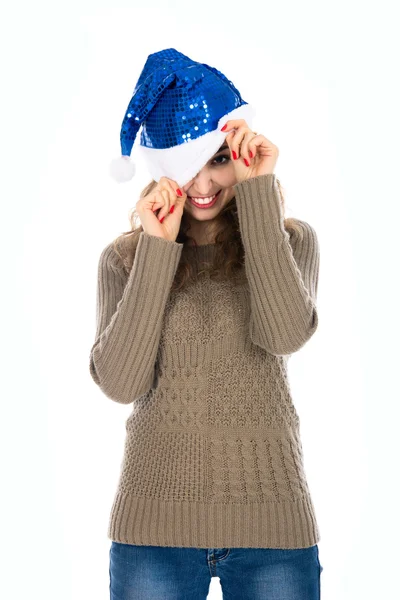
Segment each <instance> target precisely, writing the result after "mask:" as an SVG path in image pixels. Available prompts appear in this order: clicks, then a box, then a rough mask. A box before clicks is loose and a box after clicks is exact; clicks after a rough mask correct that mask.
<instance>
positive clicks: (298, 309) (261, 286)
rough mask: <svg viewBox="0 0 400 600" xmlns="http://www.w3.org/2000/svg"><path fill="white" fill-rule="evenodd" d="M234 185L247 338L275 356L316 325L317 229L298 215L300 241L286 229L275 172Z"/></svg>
mask: <svg viewBox="0 0 400 600" xmlns="http://www.w3.org/2000/svg"><path fill="white" fill-rule="evenodd" d="M234 189H235V192H236V203H237V207H238V217H239V224H240V229H241V236H242V242H243V246H244V249H245V271H246V276H247V279H248V282H249V286H250V299H251V301H250V310H251V316H250V337H251V340H252V341H253V342H254V343H255V344H257V345H258V346H260V347H261V348H264V349H265V350H267V351H268V352H270V353H271V354H274V355H276V356H280V355H288V354H292V353H293V352H296V351H297V350H299V349H300V348H301V347H302V346H304V344H305V343H306V342H307V341H308V340H309V339H310V338H311V336H312V335H313V334H314V332H315V330H316V329H317V326H318V314H317V308H316V298H317V288H318V275H319V256H320V255H319V244H318V239H317V235H316V232H315V230H314V229H313V228H312V227H311V225H309V224H308V223H306V222H305V221H301V220H299V219H296V221H297V223H298V225H299V226H300V228H301V230H302V233H303V238H302V239H301V237H300V236H299V234H297V233H294V234H293V235H289V233H288V232H287V231H286V230H285V228H284V225H283V213H282V208H281V204H280V193H279V188H278V184H277V182H276V175H275V174H274V173H273V174H268V175H260V176H258V177H253V178H250V179H247V180H244V181H242V182H240V183H238V184H236V185H235V186H234Z"/></svg>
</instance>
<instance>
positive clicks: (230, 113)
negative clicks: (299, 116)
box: [110, 48, 255, 186]
mask: <svg viewBox="0 0 400 600" xmlns="http://www.w3.org/2000/svg"><path fill="white" fill-rule="evenodd" d="M254 115H255V110H254V108H252V107H251V106H250V105H249V104H248V103H247V102H245V101H244V100H243V98H242V97H241V95H240V93H239V91H238V90H237V88H236V87H235V86H234V85H233V83H232V82H231V81H229V80H228V79H227V78H226V77H225V75H223V73H221V72H220V71H218V70H217V69H215V68H214V67H210V66H209V65H207V64H204V63H198V62H195V61H193V60H191V59H190V58H188V57H187V56H185V55H184V54H182V53H181V52H178V51H177V50H175V49H174V48H168V49H166V50H160V52H155V53H154V54H150V55H149V56H148V58H147V61H146V64H145V66H144V68H143V70H142V73H141V75H140V77H139V79H138V82H137V84H136V86H135V89H134V91H133V96H132V98H131V100H130V102H129V105H128V108H127V110H126V113H125V116H124V119H123V121H122V126H121V134H120V140H121V154H122V156H120V157H119V158H115V159H114V160H112V162H111V164H110V174H111V176H112V177H113V178H114V179H115V180H116V181H118V182H124V181H129V180H130V179H132V177H133V176H134V175H135V172H136V167H135V163H134V162H132V160H131V158H130V155H131V151H132V147H133V145H134V142H135V139H136V135H137V133H138V131H139V129H140V126H142V131H141V135H140V145H139V148H138V150H139V152H140V153H141V155H142V156H143V158H144V160H145V162H146V164H147V167H148V170H149V172H150V175H151V176H152V178H153V179H154V180H155V181H159V180H160V178H161V177H163V176H164V177H168V178H169V179H173V180H174V181H176V182H177V183H178V185H179V186H184V185H186V183H188V182H189V181H190V180H191V179H193V177H195V175H197V173H199V171H200V170H201V169H202V168H203V167H204V165H205V164H206V163H207V162H208V161H209V160H210V158H212V156H213V155H214V154H215V153H216V152H217V151H218V149H219V148H220V146H221V145H222V143H223V141H224V139H225V137H226V135H227V134H228V133H229V130H228V129H227V130H226V131H221V128H222V127H223V126H224V124H225V123H226V121H228V120H230V119H244V120H245V121H246V122H247V124H248V125H249V127H252V120H253V116H254Z"/></svg>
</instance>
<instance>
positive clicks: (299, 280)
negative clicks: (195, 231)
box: [90, 174, 320, 548]
mask: <svg viewBox="0 0 400 600" xmlns="http://www.w3.org/2000/svg"><path fill="white" fill-rule="evenodd" d="M234 189H235V196H236V202H237V206H238V216H239V225H240V232H241V237H242V242H243V246H244V249H245V261H244V263H245V264H244V272H245V277H244V278H243V283H240V284H239V285H236V286H235V285H233V284H232V283H231V282H230V281H229V280H228V281H224V282H216V281H213V280H212V279H211V278H210V276H209V275H208V276H207V275H204V277H202V278H199V279H198V281H197V282H193V283H190V284H189V285H188V286H186V287H185V288H183V289H182V290H180V291H177V292H175V293H172V291H171V286H172V283H173V280H174V276H175V273H176V270H177V267H178V263H179V260H180V257H181V253H182V251H184V252H188V253H191V254H190V256H192V258H193V260H195V259H196V256H197V258H198V259H199V260H201V261H206V262H207V261H211V260H212V257H213V253H214V251H215V248H216V245H215V244H208V245H206V246H199V247H189V246H185V247H184V244H179V243H177V242H172V241H168V240H164V239H162V238H159V237H155V236H152V235H148V234H146V233H144V232H142V233H141V234H140V238H139V243H138V247H137V251H136V255H135V259H134V264H133V268H132V270H131V272H130V274H129V276H128V275H126V273H125V272H124V271H123V268H122V263H121V261H120V258H119V256H118V255H117V254H116V252H115V251H114V250H113V247H112V243H110V244H108V245H107V246H106V247H105V248H104V250H103V251H102V253H101V256H100V260H99V267H98V288H97V331H96V335H95V342H94V344H93V346H92V349H91V353H90V373H91V376H92V377H93V379H94V381H95V382H96V384H98V386H99V387H100V389H101V390H102V391H103V393H104V394H105V395H106V396H107V397H108V398H110V399H111V400H114V401H115V402H119V403H121V404H130V403H132V412H131V414H130V416H129V417H128V419H127V420H126V437H125V447H124V454H123V459H122V462H121V467H120V478H119V483H118V487H117V490H116V493H115V498H114V502H113V506H112V508H111V514H110V520H109V528H108V537H109V538H110V539H111V540H114V541H117V542H121V543H129V544H139V545H154V546H181V547H197V548H226V547H251V548H305V547H308V546H311V545H314V544H316V543H317V542H318V541H319V539H320V534H319V529H318V525H317V521H316V516H315V510H314V506H313V502H312V499H311V495H310V491H309V487H308V485H307V480H306V474H305V468H304V458H303V450H302V445H301V440H300V433H299V416H298V414H297V411H296V409H295V407H294V405H293V402H292V396H291V391H290V385H289V381H288V373H287V362H288V358H289V357H290V355H291V354H292V353H293V352H297V351H298V350H300V349H301V348H302V347H303V346H304V344H306V343H307V341H308V340H309V339H310V338H311V336H312V335H313V334H314V332H315V330H316V329H317V324H318V317H317V310H316V295H317V286H318V272H319V244H318V240H317V236H316V233H315V230H314V229H313V228H312V227H311V226H310V225H309V224H308V223H306V222H305V221H301V220H298V219H297V222H298V224H299V225H300V226H301V230H302V232H303V238H302V239H300V238H301V236H299V235H298V234H297V233H296V234H293V235H292V234H289V233H288V232H287V231H286V230H285V229H284V226H283V214H282V209H281V206H280V201H279V198H280V196H279V188H278V186H277V182H276V175H275V174H272V175H261V176H258V177H254V178H251V179H248V180H246V181H243V182H241V183H239V184H236V185H235V188H234Z"/></svg>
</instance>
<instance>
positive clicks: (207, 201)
mask: <svg viewBox="0 0 400 600" xmlns="http://www.w3.org/2000/svg"><path fill="white" fill-rule="evenodd" d="M215 196H216V194H214V196H209V197H208V198H195V197H194V196H192V200H196V202H197V203H198V204H210V202H212V201H213V200H214V198H215Z"/></svg>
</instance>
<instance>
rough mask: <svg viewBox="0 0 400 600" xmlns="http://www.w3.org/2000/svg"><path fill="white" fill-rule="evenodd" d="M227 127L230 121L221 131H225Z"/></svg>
mask: <svg viewBox="0 0 400 600" xmlns="http://www.w3.org/2000/svg"><path fill="white" fill-rule="evenodd" d="M227 127H228V123H226V124H225V125H224V126H223V127H222V129H221V131H225V129H226V128H227Z"/></svg>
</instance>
